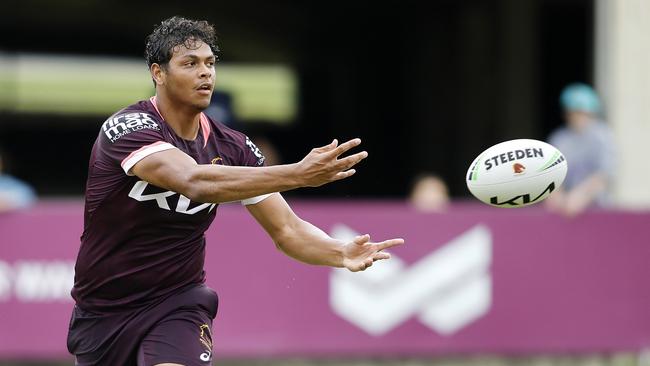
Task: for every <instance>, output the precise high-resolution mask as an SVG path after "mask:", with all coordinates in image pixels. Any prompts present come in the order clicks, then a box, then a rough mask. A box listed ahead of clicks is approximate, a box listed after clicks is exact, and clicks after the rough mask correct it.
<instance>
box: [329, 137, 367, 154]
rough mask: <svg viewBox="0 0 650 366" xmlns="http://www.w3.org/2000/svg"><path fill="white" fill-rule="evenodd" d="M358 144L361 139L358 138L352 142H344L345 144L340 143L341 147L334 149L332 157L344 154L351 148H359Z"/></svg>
mask: <svg viewBox="0 0 650 366" xmlns="http://www.w3.org/2000/svg"><path fill="white" fill-rule="evenodd" d="M359 144H361V139H360V138H356V139H352V140H349V141H346V142H344V143H342V144H341V145H339V146H338V147H337V148H336V149H334V150H333V151H332V153H333V154H334V155H336V156H339V155H341V154H343V153H344V152H346V151H348V150H350V149H351V148H353V147H355V146H359Z"/></svg>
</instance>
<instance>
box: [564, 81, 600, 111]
mask: <svg viewBox="0 0 650 366" xmlns="http://www.w3.org/2000/svg"><path fill="white" fill-rule="evenodd" d="M560 104H561V105H562V108H564V109H565V110H567V111H582V112H589V113H593V114H596V113H598V112H600V99H599V98H598V94H596V92H595V91H594V89H592V88H591V87H590V86H589V85H587V84H582V83H574V84H570V85H567V86H566V87H565V88H564V90H562V94H560Z"/></svg>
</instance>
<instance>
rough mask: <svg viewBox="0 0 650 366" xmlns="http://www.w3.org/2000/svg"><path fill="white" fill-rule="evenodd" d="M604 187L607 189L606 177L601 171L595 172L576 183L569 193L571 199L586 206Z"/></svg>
mask: <svg viewBox="0 0 650 366" xmlns="http://www.w3.org/2000/svg"><path fill="white" fill-rule="evenodd" d="M605 189H607V177H606V176H605V175H604V174H602V173H596V174H593V175H591V176H589V177H588V178H587V179H585V180H584V181H582V182H581V183H580V184H578V185H577V186H576V187H575V188H573V189H572V190H571V192H570V193H569V194H570V195H571V196H572V198H573V200H577V201H579V202H581V203H582V204H583V205H585V206H586V205H588V204H589V203H590V202H591V201H593V200H594V199H595V198H596V197H597V196H598V195H599V194H600V193H602V192H603V191H604V190H605Z"/></svg>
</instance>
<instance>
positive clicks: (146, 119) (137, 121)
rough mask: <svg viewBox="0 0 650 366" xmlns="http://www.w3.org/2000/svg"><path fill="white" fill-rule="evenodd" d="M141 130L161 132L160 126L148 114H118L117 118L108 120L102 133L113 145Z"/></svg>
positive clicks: (103, 126)
mask: <svg viewBox="0 0 650 366" xmlns="http://www.w3.org/2000/svg"><path fill="white" fill-rule="evenodd" d="M140 130H156V131H160V126H159V125H158V123H157V122H156V121H155V120H154V119H153V118H152V116H151V115H150V114H147V113H125V114H118V115H117V116H114V117H112V118H110V119H108V120H107V121H106V122H104V124H103V125H102V132H104V134H105V135H106V137H107V138H108V140H109V141H110V142H111V143H114V142H115V141H117V140H119V139H120V138H121V137H123V136H126V135H128V134H130V133H131V132H135V131H140Z"/></svg>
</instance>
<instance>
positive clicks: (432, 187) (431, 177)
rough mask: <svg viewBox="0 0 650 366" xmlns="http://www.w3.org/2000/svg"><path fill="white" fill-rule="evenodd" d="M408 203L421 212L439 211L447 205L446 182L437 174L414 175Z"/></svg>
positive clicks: (447, 192) (447, 191)
mask: <svg viewBox="0 0 650 366" xmlns="http://www.w3.org/2000/svg"><path fill="white" fill-rule="evenodd" d="M409 203H410V204H411V205H412V206H413V207H415V208H416V209H417V210H419V211H422V212H441V211H444V210H446V209H447V206H448V205H449V190H448V189H447V184H445V181H444V180H443V179H442V178H440V177H439V176H438V175H435V174H432V173H423V174H419V175H418V176H416V178H415V180H414V182H413V185H412V188H411V192H410V194H409Z"/></svg>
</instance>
